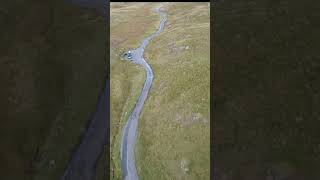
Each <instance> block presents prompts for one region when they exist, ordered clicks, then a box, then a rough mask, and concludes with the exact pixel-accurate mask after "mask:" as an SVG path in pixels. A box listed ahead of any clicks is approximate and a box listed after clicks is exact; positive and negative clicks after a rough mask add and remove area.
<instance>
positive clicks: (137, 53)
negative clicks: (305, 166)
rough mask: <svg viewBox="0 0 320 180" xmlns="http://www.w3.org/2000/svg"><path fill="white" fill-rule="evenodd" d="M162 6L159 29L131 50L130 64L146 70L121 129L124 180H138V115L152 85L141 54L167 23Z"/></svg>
mask: <svg viewBox="0 0 320 180" xmlns="http://www.w3.org/2000/svg"><path fill="white" fill-rule="evenodd" d="M162 6H163V4H161V6H160V7H157V8H156V9H155V12H156V13H159V14H160V16H161V21H160V27H159V29H158V30H157V31H156V32H154V33H153V34H151V35H150V36H149V37H147V38H145V39H144V40H143V41H142V42H141V45H140V47H138V48H137V49H134V50H131V53H132V62H133V63H135V64H138V65H140V66H142V67H143V68H144V69H145V70H146V80H145V82H144V85H143V88H142V91H141V94H140V96H139V99H138V100H137V102H136V104H135V106H134V109H133V111H132V112H131V114H130V115H129V118H128V121H127V123H126V125H125V127H124V129H123V134H122V142H121V150H120V153H121V167H122V175H123V178H124V179H125V180H138V179H139V177H138V173H137V169H136V166H135V157H134V146H135V143H136V136H137V127H138V119H139V115H140V112H141V110H142V108H143V105H144V102H145V100H146V99H147V96H148V93H149V90H150V88H151V85H152V80H153V71H152V69H151V67H150V65H149V64H148V63H147V62H146V60H145V59H144V57H143V53H144V50H145V48H146V46H147V45H148V44H149V42H150V41H151V40H152V39H153V38H154V37H155V36H157V35H159V34H160V33H161V32H162V31H163V29H164V26H165V22H166V21H167V14H166V13H165V12H162V11H160V8H161V7H162Z"/></svg>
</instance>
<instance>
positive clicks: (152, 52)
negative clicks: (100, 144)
mask: <svg viewBox="0 0 320 180" xmlns="http://www.w3.org/2000/svg"><path fill="white" fill-rule="evenodd" d="M157 5H158V4H157V3H149V4H148V3H111V31H110V34H111V92H110V93H111V102H110V103H111V124H110V125H111V126H110V127H111V137H110V140H111V143H110V144H111V162H110V166H111V172H110V175H111V179H121V167H120V142H121V136H122V134H121V133H122V128H123V127H124V125H125V122H126V121H127V118H128V115H129V113H130V111H131V110H132V108H133V105H134V103H135V102H136V100H137V97H138V95H139V94H140V91H141V89H142V85H143V82H144V80H145V74H144V71H143V70H142V69H141V68H139V67H138V66H136V65H134V64H131V63H129V62H125V61H121V60H120V55H121V54H122V53H123V52H124V51H125V50H127V49H128V48H136V47H137V46H138V45H139V42H140V41H141V40H142V39H143V38H145V37H147V36H148V35H150V34H151V33H153V32H154V31H155V30H157V28H158V27H159V23H160V16H159V15H158V14H156V13H154V12H152V11H151V9H152V8H153V7H155V6H157ZM189 10H191V12H192V13H191V14H190V11H189ZM168 12H169V16H168V17H169V20H168V22H167V27H166V29H165V31H164V32H163V33H162V34H161V35H160V36H159V37H157V38H155V39H154V40H152V42H151V43H150V45H149V46H148V47H147V49H146V57H147V60H148V61H149V62H150V63H151V66H152V68H153V70H154V74H155V78H154V83H153V86H152V88H151V92H150V96H149V98H148V100H147V102H146V105H145V108H144V110H143V113H142V116H141V119H140V125H139V130H138V134H139V137H138V140H137V147H136V148H137V149H136V158H137V168H138V172H139V176H140V178H141V179H208V178H209V169H210V166H209V159H210V155H209V152H210V151H209V142H210V141H209V132H210V131H209V127H210V122H209V121H210V120H209V119H210V117H209V109H210V108H209V95H210V94H209V7H208V4H207V3H195V4H189V3H173V4H170V6H169V9H168ZM185 37H187V38H185ZM171 43H174V47H172V46H171V45H170V44H171ZM184 45H188V46H189V49H188V50H183V51H181V50H180V49H179V48H180V47H181V46H184ZM171 49H172V50H173V51H170V52H169V51H168V50H171ZM181 162H185V165H184V167H183V168H188V169H189V171H188V173H184V172H183V170H182V169H181ZM112 169H113V170H114V173H115V174H114V175H115V176H114V177H113V178H112Z"/></svg>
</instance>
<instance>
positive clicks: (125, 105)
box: [100, 2, 159, 179]
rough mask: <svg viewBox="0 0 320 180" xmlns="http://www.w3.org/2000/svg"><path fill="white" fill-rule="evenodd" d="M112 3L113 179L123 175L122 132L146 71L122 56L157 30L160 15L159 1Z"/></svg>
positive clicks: (111, 95) (111, 146) (111, 163)
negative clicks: (156, 6)
mask: <svg viewBox="0 0 320 180" xmlns="http://www.w3.org/2000/svg"><path fill="white" fill-rule="evenodd" d="M110 4H111V9H110V41H111V42H110V65H111V67H110V79H111V83H110V87H111V88H110V113H111V115H110V116H111V118H110V119H111V121H110V149H111V150H110V153H111V154H110V159H111V162H110V171H111V172H110V176H111V179H122V176H121V167H120V142H121V135H122V134H121V132H122V128H123V127H124V124H125V122H126V121H127V118H128V115H129V113H130V111H131V109H132V108H133V106H134V103H135V101H136V100H137V98H138V95H139V94H140V90H141V89H142V85H143V82H144V80H145V72H144V70H143V69H142V68H140V67H138V66H136V65H134V64H131V63H129V62H124V61H122V60H121V59H120V56H121V54H122V53H123V52H124V51H126V50H128V49H129V48H137V47H138V46H139V43H140V41H141V40H142V39H143V38H145V37H147V36H148V35H149V34H151V33H152V32H153V31H155V30H156V28H157V25H158V22H159V16H158V15H156V14H155V13H153V12H152V7H154V6H155V5H157V3H114V2H112V3H110ZM113 172H114V173H113ZM100 173H102V172H100Z"/></svg>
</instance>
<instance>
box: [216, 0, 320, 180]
mask: <svg viewBox="0 0 320 180" xmlns="http://www.w3.org/2000/svg"><path fill="white" fill-rule="evenodd" d="M319 7H320V6H319V3H309V1H306V2H305V3H303V4H301V3H300V2H299V1H287V0H281V1H266V0H265V1H259V2H253V1H250V2H249V1H243V2H226V1H225V2H220V3H216V4H215V8H214V11H215V20H214V27H215V28H214V37H215V38H214V44H213V45H214V50H215V51H214V67H215V68H214V82H215V85H214V93H215V96H214V97H216V99H215V102H214V103H215V125H214V131H213V132H214V137H213V138H214V143H215V147H216V149H214V150H213V151H214V152H213V153H214V157H215V167H216V175H217V177H216V179H224V178H225V179H237V180H242V179H245V180H256V179H267V177H268V176H269V179H272V177H271V176H274V178H273V179H281V177H282V178H286V179H290V180H304V179H320V174H319V171H318V169H319V168H318V167H319V165H320V156H319V152H320V149H319V143H320V142H319V140H320V133H319V129H318V127H319V108H318V107H319V95H320V94H319V85H320V79H319V77H320V76H319V72H320V71H319V68H320V64H319V62H320V61H319V40H318V38H317V36H318V32H319V22H318V19H319V15H320V14H319Z"/></svg>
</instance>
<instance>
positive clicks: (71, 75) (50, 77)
mask: <svg viewBox="0 0 320 180" xmlns="http://www.w3.org/2000/svg"><path fill="white" fill-rule="evenodd" d="M0 7H1V9H0V26H1V28H2V32H3V33H1V35H0V40H1V41H0V48H1V49H0V52H1V54H0V79H1V83H2V85H1V88H0V89H1V90H0V97H1V101H0V102H1V111H0V112H1V113H0V122H1V127H0V132H1V136H0V161H1V167H0V179H10V180H16V179H17V180H21V179H32V178H34V179H41V180H49V179H50V180H51V179H59V178H60V177H61V175H62V172H63V170H64V168H65V166H66V163H67V161H68V160H69V158H70V154H71V152H72V150H73V149H74V147H75V146H76V145H77V144H78V142H79V140H80V136H81V134H82V133H83V132H84V130H85V127H86V124H87V120H88V119H89V117H90V114H91V113H92V112H93V111H94V109H95V105H96V102H97V98H98V94H99V91H100V90H101V89H102V87H103V81H104V80H105V79H104V77H105V76H104V68H105V67H104V65H105V62H104V59H103V58H104V52H105V39H104V37H105V34H104V27H105V25H104V21H103V19H102V17H101V16H100V15H98V14H97V13H95V12H94V11H88V10H81V9H79V8H77V7H73V6H70V5H67V4H65V3H62V2H58V1H38V0H32V1H28V2H25V3H24V2H23V1H10V2H9V1H2V2H1V3H0Z"/></svg>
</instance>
